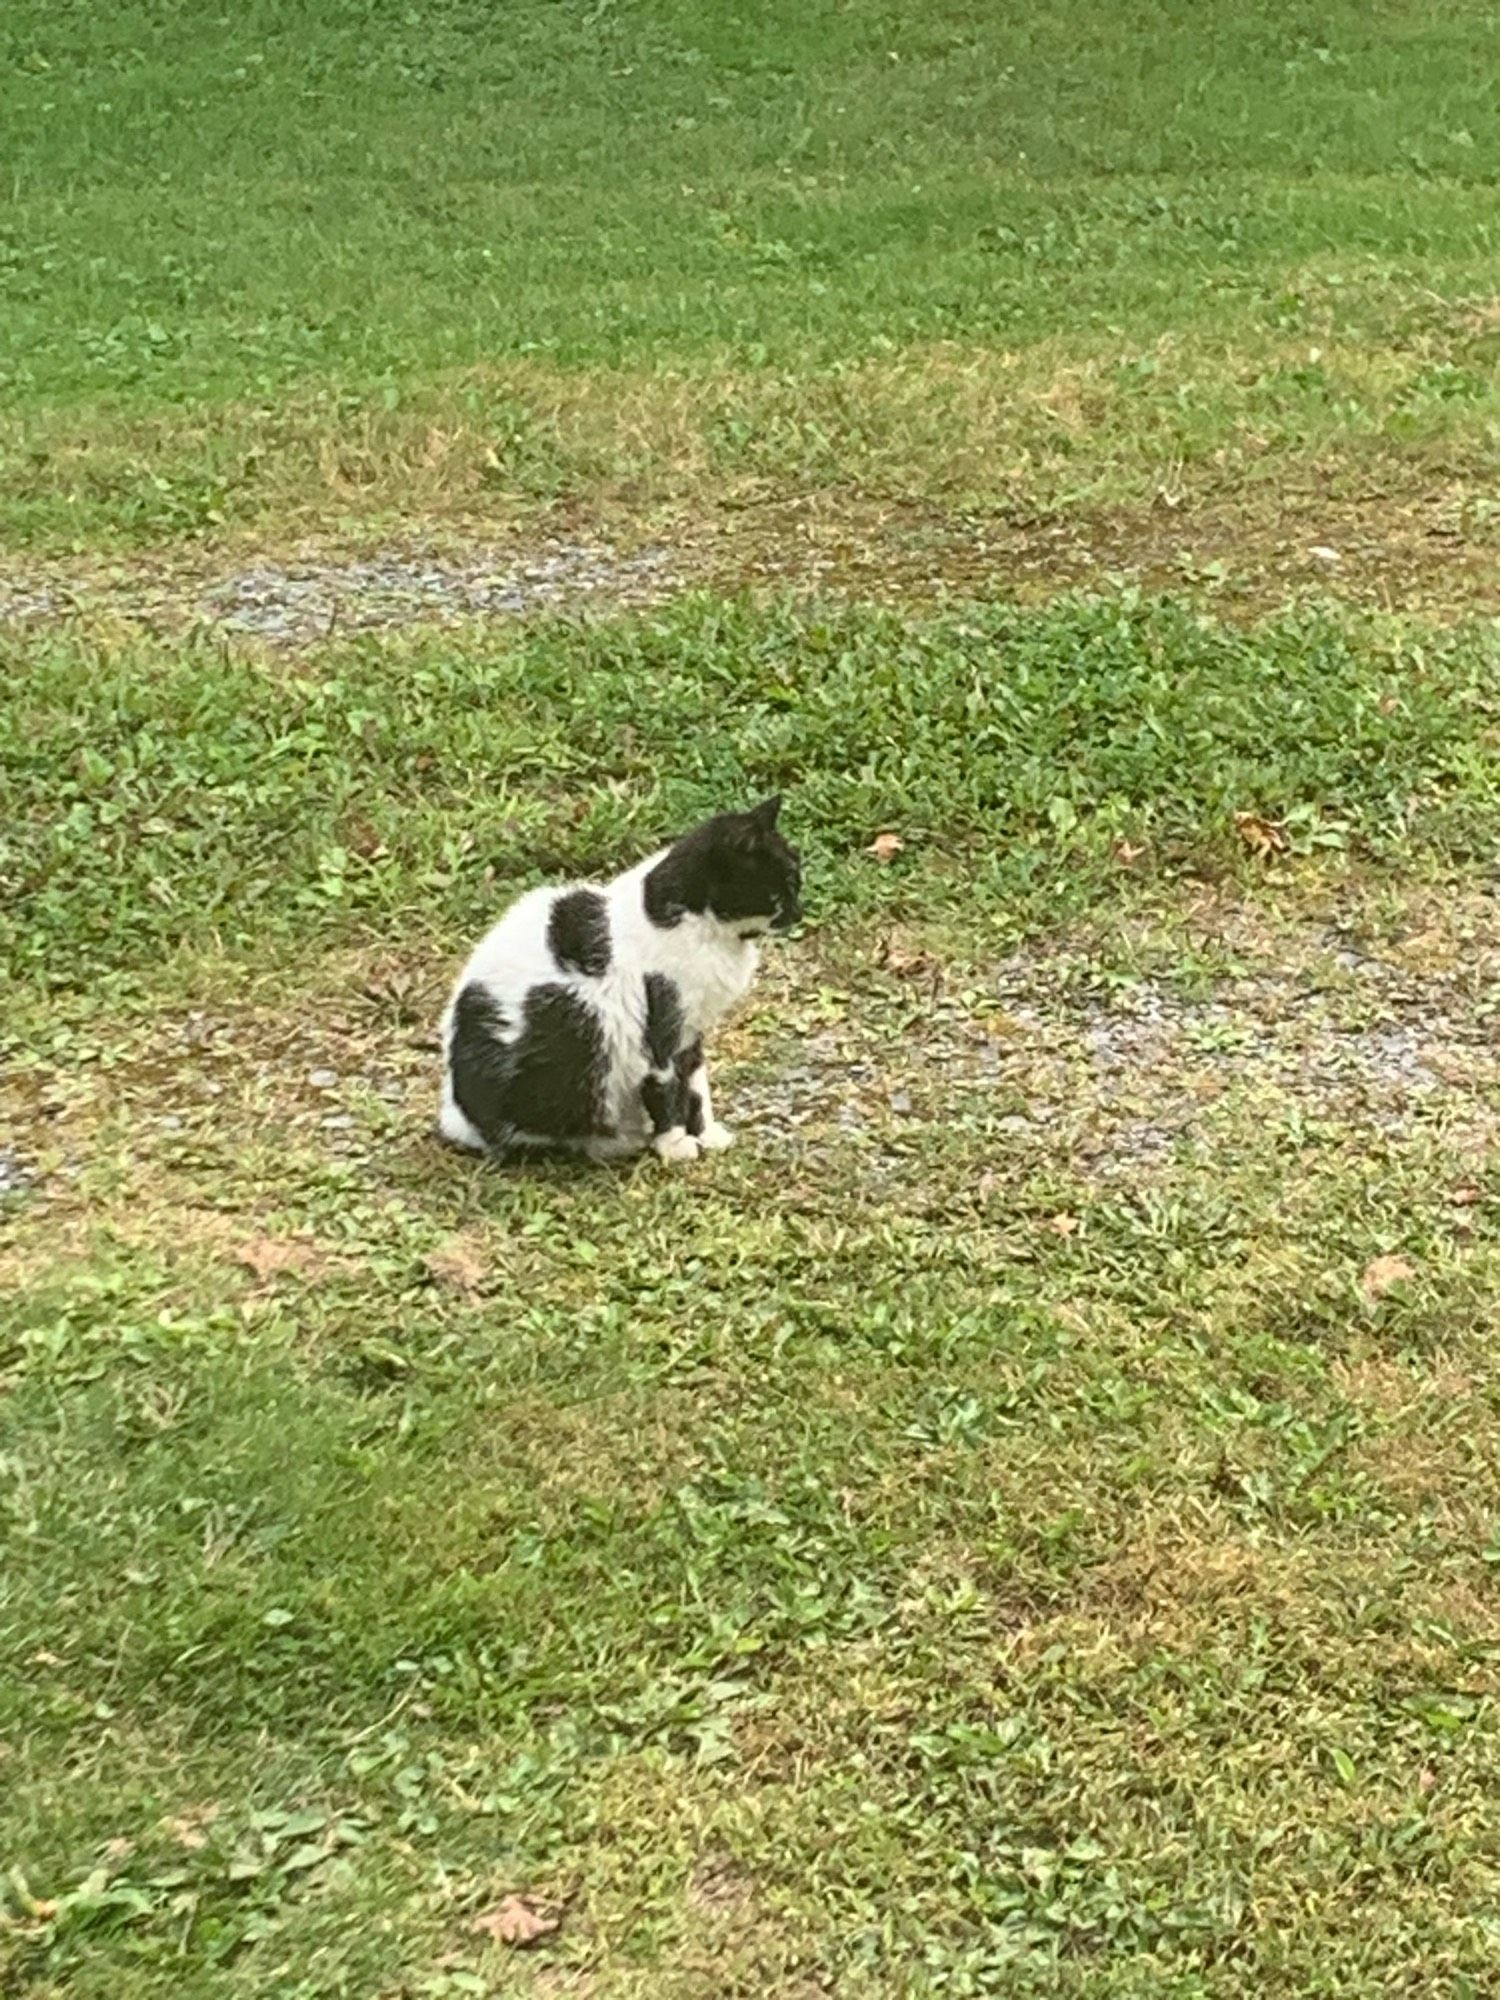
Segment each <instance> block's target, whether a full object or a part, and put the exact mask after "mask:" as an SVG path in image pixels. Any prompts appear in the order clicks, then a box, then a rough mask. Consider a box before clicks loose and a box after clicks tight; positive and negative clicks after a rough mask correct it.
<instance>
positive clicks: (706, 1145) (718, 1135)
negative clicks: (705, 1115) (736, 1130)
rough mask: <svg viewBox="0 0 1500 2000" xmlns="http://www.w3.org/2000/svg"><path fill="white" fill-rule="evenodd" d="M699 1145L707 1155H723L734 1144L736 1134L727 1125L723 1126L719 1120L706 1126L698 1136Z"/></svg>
mask: <svg viewBox="0 0 1500 2000" xmlns="http://www.w3.org/2000/svg"><path fill="white" fill-rule="evenodd" d="M698 1144H699V1145H700V1146H701V1147H702V1148H703V1150H704V1152H705V1153H723V1152H727V1151H728V1149H729V1148H730V1147H731V1146H732V1145H733V1144H734V1134H733V1133H732V1132H731V1131H730V1129H729V1127H728V1126H727V1125H721V1124H720V1123H719V1121H718V1119H717V1118H715V1119H714V1121H713V1123H712V1124H710V1125H705V1126H704V1128H703V1130H702V1131H701V1132H700V1133H699V1134H698Z"/></svg>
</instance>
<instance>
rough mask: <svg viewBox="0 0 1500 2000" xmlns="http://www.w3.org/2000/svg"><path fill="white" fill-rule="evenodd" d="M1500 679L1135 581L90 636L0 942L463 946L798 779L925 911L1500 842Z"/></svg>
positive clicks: (11, 736) (858, 876) (46, 947)
mask: <svg viewBox="0 0 1500 2000" xmlns="http://www.w3.org/2000/svg"><path fill="white" fill-rule="evenodd" d="M643 688H649V689H650V690H651V694H650V699H649V700H648V701H645V702H643V700H642V697H641V691H642V689H643ZM1497 690H1500V658H1497V653H1496V646H1495V639H1494V634H1493V632H1492V631H1491V630H1490V628H1489V627H1488V626H1486V625H1484V624H1475V625H1471V626H1468V627H1464V628H1460V629H1459V630H1457V631H1456V632H1452V633H1449V634H1446V635H1434V634H1430V633H1426V632H1423V631H1420V630H1414V629H1413V628H1411V627H1409V626H1404V625H1402V624H1399V623H1396V622H1393V621H1383V622H1375V621H1367V622H1364V623H1359V622H1354V621H1350V620H1347V619H1341V618H1339V617H1337V616H1334V615H1332V614H1330V613H1326V612H1325V613H1302V614H1298V615H1296V616H1290V617H1288V618H1286V619H1284V620H1283V621H1281V622H1280V623H1277V624H1265V625H1261V626H1258V627H1255V628H1253V629H1252V630H1250V631H1243V630H1240V629H1238V628H1236V627H1233V626H1227V625H1222V624H1214V623H1212V622H1211V621H1209V620H1208V619H1206V618H1203V617H1201V616H1199V615H1197V614H1195V613H1194V612H1192V611H1191V610H1189V609H1188V608H1186V607H1185V606H1181V605H1174V604H1172V603H1169V602H1168V603H1162V602H1157V601H1150V600H1146V601H1142V600H1138V599H1137V598H1135V597H1133V596H1131V595H1129V594H1126V595H1122V596H1120V597H1119V598H1117V599H1113V600H1111V599H1102V600H1096V601H1085V600H1079V601H1078V602H1076V603H1075V604H1073V605H1059V606H1054V607H1052V608H1050V609H1047V610H1044V611H1018V610H1010V609H1004V608H983V607H976V608H970V609H968V610H964V611H961V612H953V613H949V614H946V615H941V614H940V615H934V616H931V617H929V618H926V619H923V620H917V619H913V618H910V617H898V616H896V615H895V614H892V613H886V612H879V611H873V610H861V609H849V610H845V611H836V612H831V613H829V614H828V615H827V616H818V615H815V614H809V613H807V612H806V611H804V610H798V609H796V608H793V607H780V608H777V607H765V606H762V607H752V606H751V605H749V604H748V603H740V604H726V603H724V602H722V601H720V600H716V599H697V600H686V601H683V602H679V603H678V604H677V605H675V606H673V607H672V608H671V609H669V610H665V611H662V612H660V613H658V614H654V615H652V616H650V617H649V618H644V619H641V620H636V621H625V620H619V621H612V622H606V623H604V624H601V625H598V626H595V627H592V628H584V629H582V630H580V629H579V628H577V627H575V626H570V625H568V624H564V623H557V624H552V625H542V626H539V627H536V628H534V629H533V630H531V631H530V632H523V633H522V634H520V635H519V636H517V635H501V636H492V637H489V638H486V639H484V640H482V641H481V640H477V639H473V638H471V639H469V640H466V641H465V642H463V643H461V644H459V643H455V641H454V640H453V639H452V638H451V637H447V636H439V637H427V638H419V639H417V640H415V641H413V640H410V639H407V640H402V639H399V638H397V639H390V640H385V641H381V640H370V641H364V642H359V643H357V644H355V645H353V646H351V647H349V648H346V649H339V648H337V647H334V648H328V649H325V650H324V651H323V652H321V653H320V655H319V656H318V660H317V663H316V665H315V666H313V667H306V668H303V669H301V670H298V671H295V672H292V673H290V674H289V673H288V671H287V670H286V669H285V667H284V666H282V665H281V664H279V663H278V664H275V665H269V666H268V665H266V664H263V663H256V662H254V661H252V660H249V659H235V658H233V657H225V656H224V655H223V653H222V651H221V649H219V648H218V647H217V646H216V645H214V644H212V643H211V642H207V641H205V642H203V643H202V644H199V645H195V644H193V643H188V644H186V645H185V646H183V647H182V648H180V649H174V650H169V651H167V652H166V653H165V654H163V653H161V652H160V650H159V649H156V648H154V647H153V648H151V649H147V648H145V647H131V646H126V647H125V648H123V649H116V648H114V647H111V646H108V645H105V646H102V647H101V646H99V645H96V644H90V643H88V642H86V641H83V640H76V639H72V640H70V639H59V640H55V641H52V642H50V643H45V644H41V645H34V646H32V647H30V648H29V649H28V651H27V654H26V656H25V672H24V676H23V677H21V678H20V681H19V685H18V691H17V694H16V698H15V701H14V704H13V708H12V712H11V727H10V730H9V733H8V735H7V736H6V738H5V739H4V740H0V786H3V788H4V789H3V792H0V803H3V806H4V811H3V817H0V827H3V832H0V941H3V943H4V944H5V946H6V950H7V954H8V956H9V957H10V960H11V964H12V969H13V972H14V974H15V976H16V977H17V979H18V980H20V981H23V982H25V981H32V980H34V981H39V982H41V983H43V984H44V985H51V986H60V987H64V988H66V987H74V988H77V987H80V986H83V987H86V986H87V985H89V984H90V983H91V982H93V981H94V980H95V979H97V978H98V977H99V976H100V975H101V974H112V973H128V972H129V971H130V970H131V969H132V968H139V967H140V966H141V965H143V964H149V965H152V966H158V965H159V963H160V960H161V956H162V954H163V953H164V952H170V951H171V950H172V949H173V948H174V947H177V946H186V947H188V948H191V949H198V950H202V949H203V948H205V947H210V946H211V947H216V948H220V949H225V950H229V951H233V952H236V953H247V952H248V953H254V954H255V955H256V956H258V957H261V958H264V957H265V955H266V954H267V953H268V952H270V951H272V950H277V951H280V952H282V953H286V954H291V955H294V956H299V955H301V954H304V953H305V952H306V951H308V950H309V949H317V948H321V947H325V946H327V945H330V944H334V943H339V942H348V941H351V940H357V939H359V938H361V937H370V936H380V935H382V934H386V935H389V934H391V932H392V931H393V929H396V928H397V927H398V926H399V925H400V923H401V922H402V921H403V919H404V918H405V917H406V915H407V913H408V912H410V911H411V910H412V909H413V908H414V907H415V906H417V905H419V904H420V905H421V906H423V921H424V923H433V922H435V923H436V924H437V925H438V926H440V928H441V930H442V932H443V933H444V934H445V935H448V936H451V935H453V934H454V933H455V931H459V930H462V929H464V928H472V927H473V926H474V925H476V924H478V923H480V922H481V921H482V919H483V916H484V913H485V911H486V910H488V909H490V908H492V907H493V905H494V902H495V900H496V898H497V897H500V896H503V895H506V894H509V893H512V892H514V891H515V890H516V889H518V888H520V887H522V886H524V885H526V884H528V883H530V882H532V881H534V880H537V879H541V878H543V877H545V876H546V875H547V874H553V875H555V874H556V873H558V872H559V871H569V870H571V871H578V870H587V869H599V868H606V869H612V868H614V867H617V866H623V865H625V863H626V861H627V859H628V858H629V857H631V856H632V855H634V854H636V853H638V852H640V851H641V850H642V849H643V848H645V847H649V845H650V844H651V843H653V842H654V841H656V840H658V839H660V838H661V837H662V836H663V835H664V834H665V833H666V832H668V831H670V830H671V829H672V828H673V827H674V826H675V827H681V826H685V825H689V824H691V823H692V822H693V821H694V820H695V819H697V818H699V817H702V816H703V815H704V814H705V813H706V812H708V811H711V810H713V809H714V808H715V807H716V806H717V805H718V804H719V803H720V802H722V801H723V800H725V799H732V798H749V797H751V796H752V795H759V794H761V793H763V792H764V791H766V790H767V789H783V788H784V789H786V790H787V791H788V792H789V793H790V794H791V795H792V797H793V798H794V799H795V802H796V817H797V822H798V827H799V832H800V834H801V837H802V838H803V839H804V841H805V843H806V844H807V846H808V849H809V854H810V857H811V859H812V861H813V863H814V866H815V868H816V870H817V871H818V872H819V874H820V876H821V877H822V879H823V883H824V890H823V893H824V894H825V896H826V897H827V899H828V900H829V902H830V903H831V904H833V905H835V906H837V907H842V908H844V909H846V910H850V911H853V910H854V909H857V908H858V907H859V906H860V903H861V901H862V900H867V899H868V897H869V895H870V894H872V893H874V892H873V890H872V887H871V876H872V873H873V874H877V875H878V873H879V871H872V870H871V868H870V865H869V862H868V860H867V859H866V858H865V857H864V855H863V852H862V850H863V849H864V847H865V846H866V845H867V844H868V842H869V841H870V839H871V837H872V836H873V835H874V834H875V832H876V831H878V830H879V829H881V828H883V827H897V828H900V830H901V831H902V833H903V835H904V837H905V839H906V841H907V843H908V847H909V853H908V855H907V857H906V858H905V859H904V860H903V861H902V863H901V865H900V867H899V868H898V869H897V870H896V871H895V874H894V876H893V877H892V878H891V879H892V880H894V881H895V882H896V883H897V884H899V885H901V886H902V888H903V889H904V890H905V892H906V893H907V894H908V896H909V897H910V898H915V897H916V896H917V895H918V894H919V893H921V890H922V888H923V887H925V888H926V890H927V892H928V893H936V894H939V895H942V896H945V897H948V898H952V897H955V896H957V897H963V896H965V895H968V894H971V893H978V894H979V895H980V896H982V897H983V898H984V899H985V900H986V901H992V902H993V903H994V904H995V905H997V906H999V907H1006V906H1008V907H1009V908H1010V909H1011V911H1012V920H1013V922H1014V923H1015V925H1016V926H1017V927H1018V928H1019V927H1021V926H1023V925H1025V924H1026V923H1035V922H1041V923H1044V924H1045V923H1055V922H1056V921H1057V920H1058V919H1059V918H1060V917H1061V916H1062V915H1064V914H1066V913H1068V912H1069V911H1070V910H1073V909H1076V908H1078V907H1080V906H1081V905H1085V904H1087V903H1088V902H1089V901H1090V900H1091V899H1092V898H1094V897H1096V896H1097V895H1099V894H1100V893H1101V892H1107V889H1108V886H1109V884H1110V883H1111V882H1112V881H1114V880H1117V879H1118V878H1119V876H1120V874H1121V868H1120V863H1119V860H1118V858H1117V855H1118V851H1119V844H1120V843H1121V842H1122V841H1123V842H1126V843H1128V844H1129V845H1130V847H1131V848H1132V849H1139V854H1138V855H1137V856H1136V861H1137V865H1138V867H1139V868H1140V869H1142V870H1145V869H1150V868H1159V869H1162V870H1165V871H1166V872H1167V873H1168V874H1169V875H1170V874H1172V873H1174V872H1178V873H1180V872H1181V871H1182V870H1183V869H1184V868H1196V869H1199V870H1203V869H1207V870H1210V871H1214V870H1222V869H1224V868H1226V867H1233V866H1234V865H1235V862H1236V857H1239V858H1240V861H1241V863H1242V864H1243V863H1244V861H1245V858H1246V850H1245V847H1244V844H1243V841H1242V839H1241V837H1240V835H1239V833H1238V831H1237V826H1236V820H1235V815H1236V813H1237V812H1251V813H1256V814H1260V815H1262V816H1264V817H1266V818H1268V819H1270V820H1272V821H1275V822H1277V823H1278V825H1280V826H1281V827H1282V828H1283V830H1284V837H1285V839H1286V840H1287V842H1288V843H1289V845H1290V847H1291V848H1292V849H1293V850H1294V851H1300V852H1303V853H1315V852H1317V851H1320V850H1321V851H1333V852H1348V853H1353V854H1358V855H1362V856H1364V857H1366V858H1369V859H1380V858H1384V859H1386V860H1400V859H1403V858H1406V857H1408V856H1410V855H1411V854H1412V853H1414V852H1418V853H1421V852H1425V853H1428V854H1431V855H1435V856H1438V857H1446V858H1447V859H1449V860H1459V861H1465V860H1471V861H1482V860H1483V859H1484V858H1485V857H1487V856H1488V854H1489V853H1490V852H1491V847H1492V839H1493V825H1494V813H1495V807H1496V783H1497V765H1496V755H1495V736H1496V730H1497V727H1500V693H1497ZM876 886H880V885H876Z"/></svg>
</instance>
